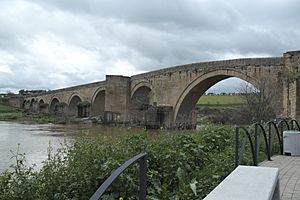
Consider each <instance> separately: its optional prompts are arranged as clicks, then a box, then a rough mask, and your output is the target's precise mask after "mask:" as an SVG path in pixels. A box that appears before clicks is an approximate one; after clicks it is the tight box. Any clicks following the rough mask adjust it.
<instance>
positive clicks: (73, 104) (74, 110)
mask: <svg viewBox="0 0 300 200" xmlns="http://www.w3.org/2000/svg"><path fill="white" fill-rule="evenodd" d="M80 102H82V100H81V98H80V97H79V96H78V95H74V96H73V97H72V98H71V100H70V103H69V109H68V114H69V115H70V116H76V117H80V116H81V115H80V113H79V112H78V111H79V110H78V107H79V103H80Z"/></svg>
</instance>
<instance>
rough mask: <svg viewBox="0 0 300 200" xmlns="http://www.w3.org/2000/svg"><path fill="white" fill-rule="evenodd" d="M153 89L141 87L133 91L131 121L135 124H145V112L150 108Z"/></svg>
mask: <svg viewBox="0 0 300 200" xmlns="http://www.w3.org/2000/svg"><path fill="white" fill-rule="evenodd" d="M151 96H152V89H151V88H150V87H148V86H146V85H139V87H136V88H135V90H133V93H132V96H131V99H130V110H131V120H132V122H133V123H137V124H143V123H145V112H146V111H147V110H148V109H149V108H150V104H151Z"/></svg>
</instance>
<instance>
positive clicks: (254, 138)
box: [235, 119, 300, 167]
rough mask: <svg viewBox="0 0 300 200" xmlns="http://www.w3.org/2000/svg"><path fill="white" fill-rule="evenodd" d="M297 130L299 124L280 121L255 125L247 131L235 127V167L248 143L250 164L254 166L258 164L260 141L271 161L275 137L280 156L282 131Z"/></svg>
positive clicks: (294, 121)
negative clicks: (263, 144)
mask: <svg viewBox="0 0 300 200" xmlns="http://www.w3.org/2000/svg"><path fill="white" fill-rule="evenodd" d="M295 128H297V130H299V131H300V126H299V123H298V122H297V121H296V120H294V119H292V120H289V121H288V120H285V119H281V120H280V121H278V122H276V121H269V122H267V123H265V124H261V123H255V124H253V125H251V126H250V127H249V129H247V128H245V127H236V129H235V140H236V142H235V166H236V167H237V166H238V165H240V164H241V162H242V159H243V155H244V153H245V149H246V145H247V143H248V142H249V143H250V149H251V156H252V163H253V165H254V166H257V165H258V162H259V153H260V146H261V139H262V138H263V139H264V142H265V146H266V154H267V158H268V160H271V156H272V155H273V153H272V152H273V149H272V148H273V144H274V140H275V137H277V140H278V142H279V148H280V153H281V155H282V154H283V139H282V138H283V131H284V130H294V129H295ZM241 133H244V137H243V139H242V141H243V142H242V145H241V148H240V134H241Z"/></svg>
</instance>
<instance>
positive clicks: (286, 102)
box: [22, 51, 300, 128]
mask: <svg viewBox="0 0 300 200" xmlns="http://www.w3.org/2000/svg"><path fill="white" fill-rule="evenodd" d="M299 67H300V51H292V52H287V53H284V54H283V56H282V57H270V58H245V59H234V60H224V61H213V62H201V63H192V64H188V65H182V66H175V67H170V68H165V69H161V70H157V71H152V72H148V73H143V74H138V75H135V76H131V77H124V76H115V75H107V76H106V80H105V81H101V82H95V83H90V84H85V85H79V86H75V87H69V88H64V89H59V90H53V91H49V92H46V93H40V94H36V95H31V96H26V97H25V99H24V102H23V104H22V107H23V108H24V109H27V110H30V111H32V112H43V113H51V114H58V115H69V116H78V117H88V116H99V117H100V118H101V119H102V120H105V121H108V122H111V121H112V122H121V123H140V124H149V125H154V126H155V125H156V126H164V127H169V128H170V127H176V126H182V125H183V126H191V125H193V122H194V116H193V109H194V107H195V104H196V103H197V101H198V99H199V98H200V97H201V95H203V94H204V93H205V91H206V90H207V89H208V88H210V87H211V86H212V85H214V84H216V83H217V82H219V81H221V80H224V79H226V78H229V77H238V78H240V79H242V80H245V81H247V82H249V83H251V84H253V85H254V86H257V85H258V84H259V81H260V80H266V79H270V80H272V83H273V86H274V87H276V90H277V91H278V92H277V97H276V100H277V102H278V105H279V106H278V109H277V112H278V113H277V114H278V116H282V117H293V118H299V117H300V112H299V110H300V104H299V102H300V100H299V97H300V95H299V94H298V93H299V92H300V89H299V87H300V85H299V84H300V82H299V81H298V79H297V77H298V68H299Z"/></svg>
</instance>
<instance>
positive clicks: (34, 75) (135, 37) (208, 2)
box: [0, 0, 300, 92]
mask: <svg viewBox="0 0 300 200" xmlns="http://www.w3.org/2000/svg"><path fill="white" fill-rule="evenodd" d="M0 9H1V12H0V92H6V91H13V92H17V91H18V90H20V89H57V88H62V87H67V86H73V85H78V84H84V83H89V82H93V81H99V80H104V79H105V75H106V74H119V75H133V74H137V73H141V72H146V71H151V70H155V69H161V68H164V67H170V66H174V65H180V64H186V63H191V62H201V61H209V60H220V59H231V58H241V57H264V56H281V55H282V53H283V52H286V51H288V50H297V49H300V10H299V9H300V1H299V0H251V1H246V0H226V1H224V0H151V1H150V0H148V1H145V0H126V1H125V0H84V1H83V0H1V1H0ZM236 83H237V80H232V81H227V82H225V83H224V84H222V85H223V86H221V87H219V88H222V87H224V86H226V87H227V88H228V86H229V87H230V86H233V85H237V84H236ZM214 90H215V91H216V90H218V88H214Z"/></svg>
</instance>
